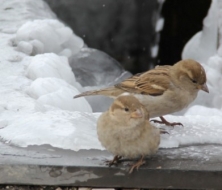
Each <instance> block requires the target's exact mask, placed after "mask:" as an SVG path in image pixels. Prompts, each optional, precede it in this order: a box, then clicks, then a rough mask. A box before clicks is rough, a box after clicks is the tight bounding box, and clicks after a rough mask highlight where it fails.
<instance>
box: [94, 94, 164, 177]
mask: <svg viewBox="0 0 222 190" xmlns="http://www.w3.org/2000/svg"><path fill="white" fill-rule="evenodd" d="M97 135H98V139H99V141H100V142H101V144H102V146H103V147H105V149H106V150H108V151H109V152H111V153H112V154H113V155H115V156H114V158H113V160H111V161H108V165H109V166H111V165H113V164H114V163H117V162H118V161H119V160H120V159H121V158H122V157H125V158H130V159H131V158H138V157H140V159H139V160H138V162H136V163H135V164H133V165H132V166H131V168H130V170H129V173H132V172H133V170H134V169H135V168H137V169H138V168H139V167H140V166H141V165H143V164H144V163H145V161H144V157H145V156H147V155H151V154H154V153H156V151H157V150H158V147H159V143H160V130H159V129H158V128H156V127H155V126H153V125H151V123H150V122H149V113H148V112H147V110H146V109H145V107H144V106H143V105H142V104H141V103H140V102H139V100H138V99H137V98H135V97H134V96H132V95H121V96H119V97H118V98H116V99H115V100H114V102H113V104H112V105H111V106H110V108H109V110H108V111H106V112H104V113H102V114H101V115H100V117H99V118H98V120H97Z"/></svg>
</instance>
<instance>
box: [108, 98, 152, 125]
mask: <svg viewBox="0 0 222 190" xmlns="http://www.w3.org/2000/svg"><path fill="white" fill-rule="evenodd" d="M109 112H110V114H111V116H112V117H113V118H115V120H116V121H117V122H118V123H119V124H121V126H126V127H127V126H128V127H134V126H137V125H138V124H139V123H141V122H143V121H145V119H148V118H149V115H148V112H147V111H146V110H145V108H144V107H143V105H142V104H141V103H140V102H139V100H138V99H137V98H135V97H134V96H132V95H123V96H119V97H118V98H116V99H115V101H114V102H113V104H112V105H111V107H110V110H109Z"/></svg>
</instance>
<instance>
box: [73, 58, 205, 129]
mask: <svg viewBox="0 0 222 190" xmlns="http://www.w3.org/2000/svg"><path fill="white" fill-rule="evenodd" d="M206 80H207V79H206V73H205V70H204V68H203V67H202V66H201V64H200V63H198V62H197V61H194V60H192V59H186V60H181V61H179V62H177V63H175V64H174V65H173V66H170V65H165V66H156V67H155V68H154V69H151V70H149V71H147V72H145V73H139V74H136V75H134V76H132V77H130V78H128V79H126V80H124V81H123V82H121V83H119V84H116V85H114V86H111V87H108V88H105V89H101V90H95V91H86V92H83V93H82V94H79V95H76V96H74V98H78V97H82V96H91V95H104V96H109V97H113V98H116V97H118V96H119V95H121V94H123V93H126V92H127V93H129V94H132V95H134V96H135V97H136V98H138V100H139V101H140V102H141V103H142V104H143V105H144V106H145V107H146V109H147V111H148V112H149V114H150V117H151V118H153V117H160V119H161V121H157V120H153V121H154V122H157V123H164V124H166V125H170V126H174V125H177V124H181V123H170V122H168V121H166V120H165V119H164V118H163V115H166V114H171V113H174V112H177V111H180V110H182V109H183V108H186V107H187V106H188V105H189V104H190V103H191V102H193V101H194V100H195V98H196V97H197V93H198V91H199V90H203V91H205V92H209V90H208V87H207V85H206ZM181 125H182V124H181Z"/></svg>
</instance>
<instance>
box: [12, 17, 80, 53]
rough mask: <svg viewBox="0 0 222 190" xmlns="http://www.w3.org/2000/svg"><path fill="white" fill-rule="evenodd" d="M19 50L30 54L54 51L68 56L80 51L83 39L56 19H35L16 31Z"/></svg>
mask: <svg viewBox="0 0 222 190" xmlns="http://www.w3.org/2000/svg"><path fill="white" fill-rule="evenodd" d="M15 42H16V44H17V45H18V50H19V51H22V52H24V53H26V54H28V55H36V54H41V53H48V52H53V53H57V54H60V55H65V56H67V57H69V56H71V55H74V54H76V53H78V52H79V50H80V49H81V48H82V47H83V45H84V42H83V40H82V39H81V38H80V37H78V36H76V35H74V34H73V31H72V30H71V29H70V28H69V27H67V26H65V25H64V24H63V23H61V22H60V21H58V20H55V19H44V20H33V21H28V22H26V23H25V24H24V25H22V26H21V27H20V28H19V29H18V31H17V32H16V38H15Z"/></svg>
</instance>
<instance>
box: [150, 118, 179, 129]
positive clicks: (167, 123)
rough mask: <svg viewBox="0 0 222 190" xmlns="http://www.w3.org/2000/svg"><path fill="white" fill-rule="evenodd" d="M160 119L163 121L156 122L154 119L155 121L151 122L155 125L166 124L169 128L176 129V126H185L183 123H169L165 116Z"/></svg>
mask: <svg viewBox="0 0 222 190" xmlns="http://www.w3.org/2000/svg"><path fill="white" fill-rule="evenodd" d="M160 119H161V121H158V120H155V119H153V120H150V121H153V122H154V123H160V124H165V125H167V126H171V127H174V126H175V125H182V126H183V124H182V123H179V122H178V123H177V122H172V123H170V122H169V121H167V120H166V119H165V118H164V117H163V116H160Z"/></svg>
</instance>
